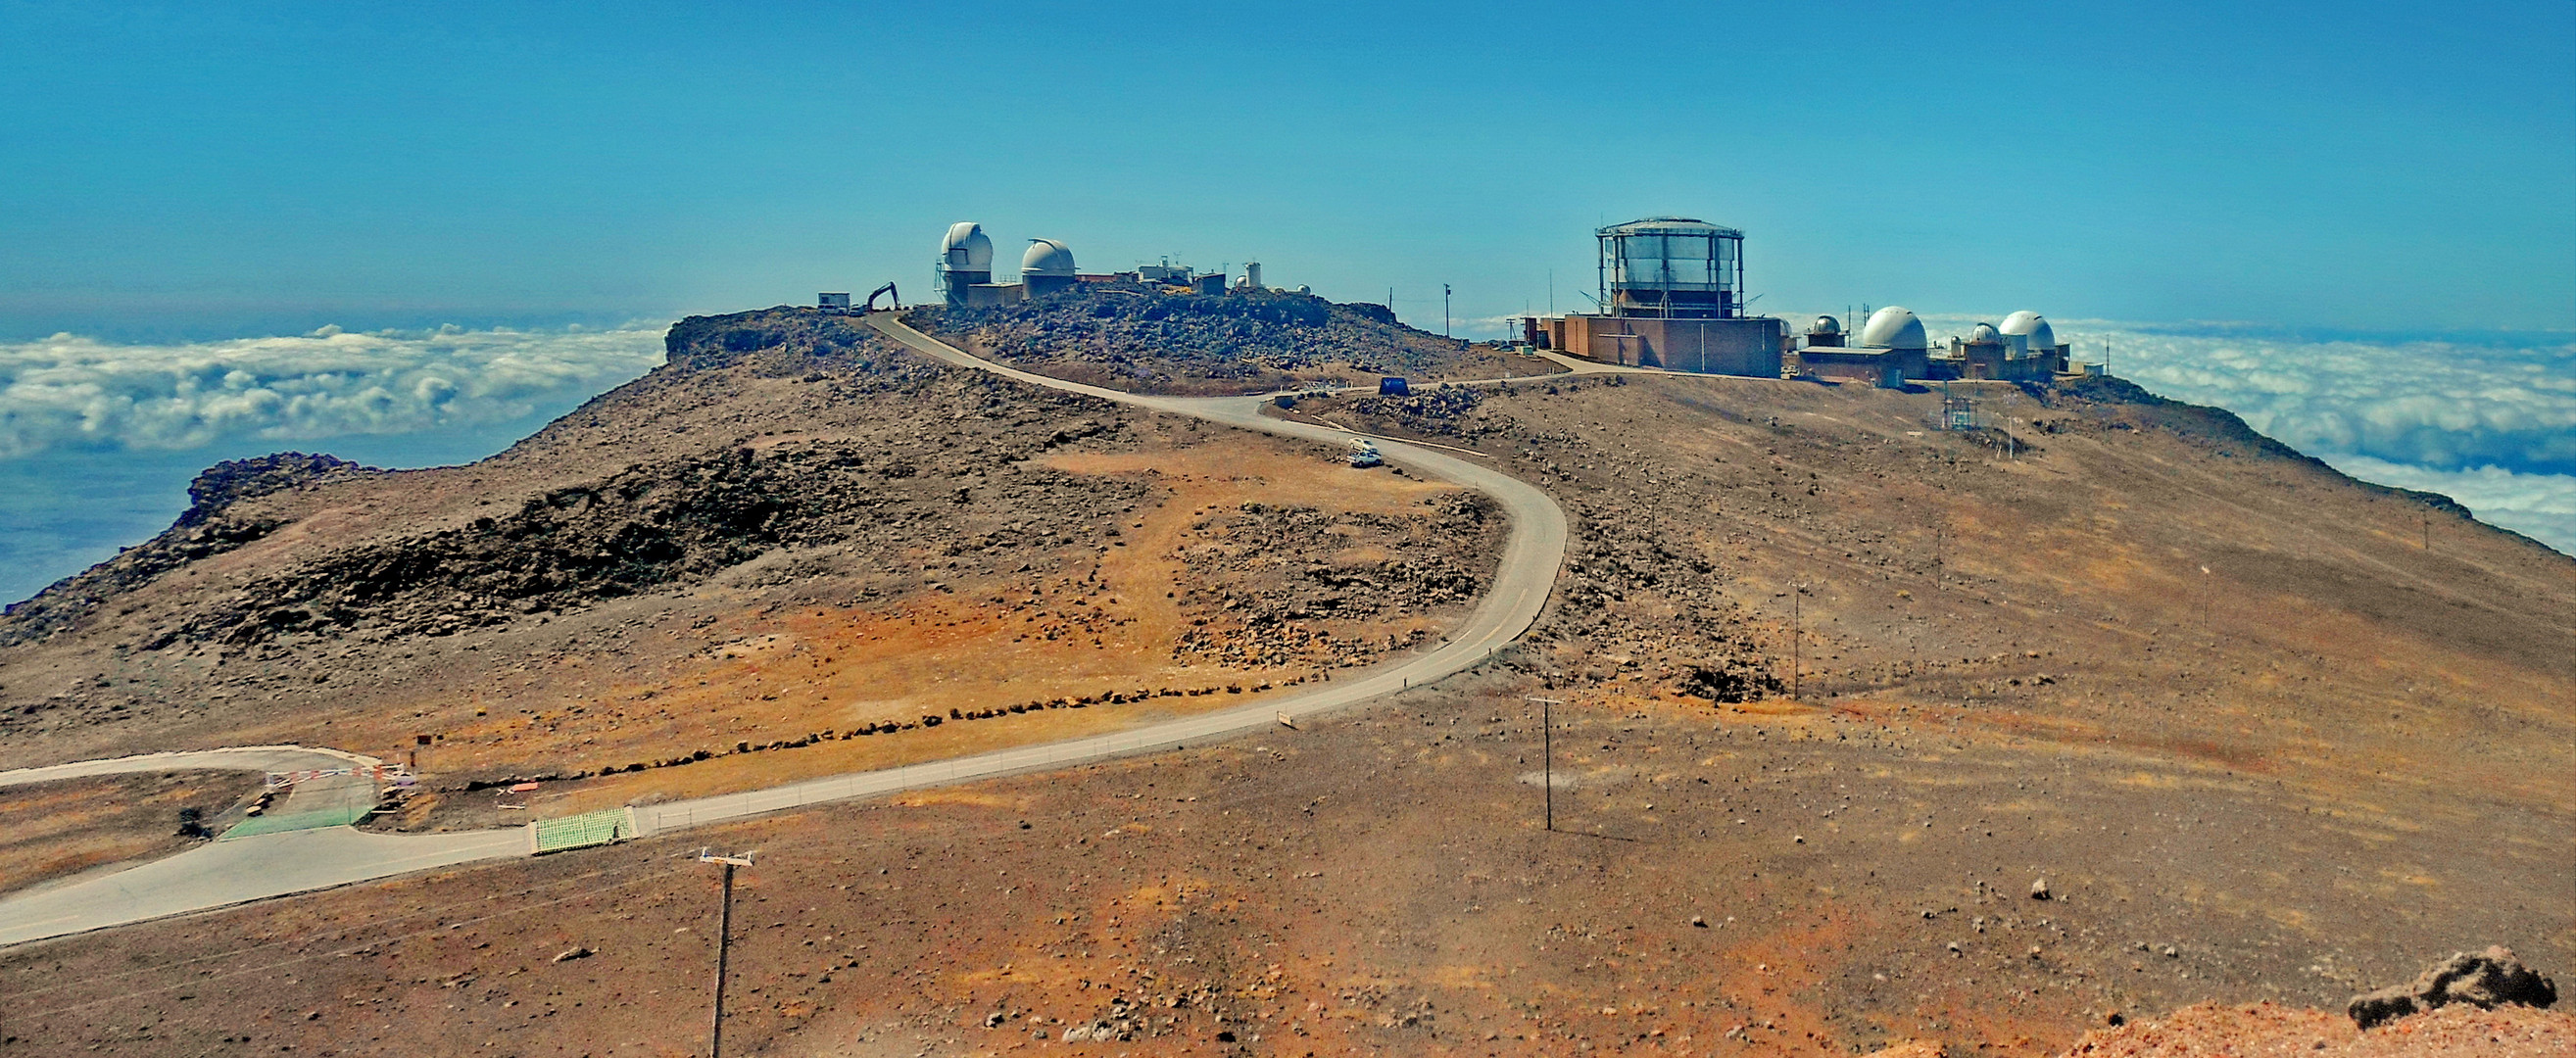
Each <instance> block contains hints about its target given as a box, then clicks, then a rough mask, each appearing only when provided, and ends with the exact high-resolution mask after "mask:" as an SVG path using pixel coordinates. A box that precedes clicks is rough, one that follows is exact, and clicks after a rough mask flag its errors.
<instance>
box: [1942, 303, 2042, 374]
mask: <svg viewBox="0 0 2576 1058" xmlns="http://www.w3.org/2000/svg"><path fill="white" fill-rule="evenodd" d="M2069 352H2070V350H2069V349H2068V348H2067V347H2066V346H2065V345H2062V344H2059V342H2058V341H2057V331H2056V329H2055V328H2053V327H2050V326H2049V325H2048V320H2047V318H2045V317H2043V316H2041V315H2040V314H2038V313H2036V312H2032V311H2030V310H2028V309H2024V310H2022V311H2020V312H2016V313H2013V314H2012V315H2010V316H2006V317H2004V322H2003V325H2002V326H2000V327H1998V326H1996V325H1994V324H1991V323H1983V322H1980V323H1978V324H1977V325H1976V326H1974V327H1971V328H1969V329H1968V333H1967V334H1966V335H1965V336H1963V337H1957V338H1952V339H1950V348H1949V349H1948V350H1947V351H1945V352H1944V353H1942V354H1941V355H1939V356H1935V357H1933V358H1932V359H1931V370H1932V373H1931V375H1929V376H1928V377H1930V378H1934V379H1996V380H2001V381H2006V382H2045V381H2048V380H2049V379H2051V378H2054V377H2056V376H2057V375H2058V374H2059V373H2061V372H2064V371H2065V370H2066V368H2067V354H2068V353H2069Z"/></svg>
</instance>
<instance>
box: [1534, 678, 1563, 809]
mask: <svg viewBox="0 0 2576 1058" xmlns="http://www.w3.org/2000/svg"><path fill="white" fill-rule="evenodd" d="M1530 701H1533V702H1537V703H1538V715H1539V721H1538V728H1539V785H1540V786H1541V787H1542V788H1544V789H1545V790H1546V791H1547V795H1546V796H1547V829H1548V830H1550V831H1553V830H1555V829H1556V707H1557V705H1558V704H1559V703H1558V702H1557V700H1556V699H1554V698H1532V699H1530Z"/></svg>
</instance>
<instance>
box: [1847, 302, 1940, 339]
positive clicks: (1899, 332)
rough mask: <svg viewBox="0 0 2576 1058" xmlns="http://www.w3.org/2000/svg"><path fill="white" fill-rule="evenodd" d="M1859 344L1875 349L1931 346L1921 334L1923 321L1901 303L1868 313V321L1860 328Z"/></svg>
mask: <svg viewBox="0 0 2576 1058" xmlns="http://www.w3.org/2000/svg"><path fill="white" fill-rule="evenodd" d="M1860 344H1861V345H1862V346H1863V347H1866V348H1876V349H1929V348H1931V347H1932V343H1931V341H1930V339H1927V338H1925V337H1924V335H1923V321H1922V320H1919V319H1916V318H1915V317H1914V310H1912V309H1909V308H1906V307H1904V306H1902V305H1890V306H1888V307H1886V308H1883V309H1880V310H1878V311H1876V312H1873V313H1870V314H1869V322H1868V323H1864V324H1862V325H1861V328H1860Z"/></svg>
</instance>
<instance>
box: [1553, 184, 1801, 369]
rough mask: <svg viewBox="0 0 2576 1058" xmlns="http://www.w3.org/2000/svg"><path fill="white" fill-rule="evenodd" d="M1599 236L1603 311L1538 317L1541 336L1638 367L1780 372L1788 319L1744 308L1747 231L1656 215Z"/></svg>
mask: <svg viewBox="0 0 2576 1058" xmlns="http://www.w3.org/2000/svg"><path fill="white" fill-rule="evenodd" d="M1593 236H1594V237H1595V238H1596V239H1597V240H1598V241H1599V243H1600V248H1599V251H1600V288H1601V293H1600V296H1599V297H1598V298H1596V299H1595V301H1596V302H1597V303H1598V304H1599V305H1600V308H1601V311H1600V312H1599V313H1597V314H1592V315H1585V314H1579V313H1568V314H1566V315H1564V316H1558V317H1552V318H1547V317H1542V318H1537V319H1533V320H1531V321H1530V323H1529V325H1528V331H1529V333H1530V336H1531V338H1532V339H1533V342H1534V344H1541V345H1546V346H1548V347H1550V348H1554V349H1559V350H1562V351H1564V352H1566V353H1569V354H1571V355H1574V356H1580V357H1584V358H1586V359H1591V360H1599V361H1602V362H1603V363H1612V364H1626V365H1628V366H1631V367H1659V368H1664V369H1666V370H1670V371H1690V372H1696V373H1701V374H1711V375H1751V376H1755V377H1759V378H1778V377H1780V349H1781V341H1780V339H1781V334H1782V326H1781V322H1780V321H1779V320H1778V319H1776V318H1773V317H1768V316H1746V315H1745V314H1744V233H1743V232H1741V231H1738V230H1736V229H1734V228H1727V227H1720V226H1718V225H1715V224H1710V223H1708V222H1706V221H1702V220H1694V219H1692V218H1689V217H1647V218H1645V219H1643V220H1634V221H1630V222H1628V223H1626V224H1614V225H1611V226H1609V227H1607V228H1602V229H1600V230H1599V231H1596V232H1594V233H1593ZM1542 328H1544V332H1545V333H1544V337H1543V339H1542V336H1541V330H1542Z"/></svg>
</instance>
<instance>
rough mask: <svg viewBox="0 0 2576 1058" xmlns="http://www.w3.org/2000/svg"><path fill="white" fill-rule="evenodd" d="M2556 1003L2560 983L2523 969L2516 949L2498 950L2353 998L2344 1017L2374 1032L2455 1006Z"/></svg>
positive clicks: (2454, 959)
mask: <svg viewBox="0 0 2576 1058" xmlns="http://www.w3.org/2000/svg"><path fill="white" fill-rule="evenodd" d="M2557 1001H2558V985H2557V983H2556V982H2553V981H2551V980H2550V979H2549V978H2547V977H2544V976H2542V975H2541V974H2539V973H2538V972H2536V971H2534V970H2532V969H2531V968H2530V967H2528V966H2524V965H2523V964H2522V960H2521V959H2518V958H2515V957H2514V954H2513V951H2512V949H2509V948H2504V947H2501V946H2498V947H2490V948H2488V949H2487V950H2485V951H2482V952H2465V951H2464V952H2460V953H2458V954H2455V955H2453V956H2451V957H2450V958H2448V959H2444V960H2442V961H2441V962H2438V963H2434V964H2433V965H2431V966H2429V967H2426V968H2425V970H2424V972H2423V973H2421V974H2417V975H2416V976H2415V980H2414V981H2413V982H2412V983H2410V984H2402V985H2391V986H2389V987H2387V988H2382V989H2380V990H2378V991H2376V992H2366V993H2363V994H2361V995H2357V996H2354V997H2352V1003H2351V1005H2350V1006H2349V1007H2347V1008H2346V1011H2347V1012H2348V1013H2350V1014H2351V1015H2352V1020H2353V1023H2354V1024H2356V1025H2359V1026H2361V1027H2362V1028H2364V1029H2371V1028H2376V1027H2378V1026H2380V1025H2383V1024H2386V1023H2388V1022H2390V1021H2394V1020H2396V1019H2398V1018H2402V1017H2406V1016H2407V1015H2410V1014H2420V1013H2423V1012H2424V1011H2428V1010H2433V1009H2436V1008H2439V1007H2444V1006H2448V1005H2450V1004H2453V1003H2466V1004H2469V1005H2470V1006H2474V1007H2477V1008H2478V1009H2480V1010H2493V1009H2495V1008H2497V1007H2499V1006H2504V1005H2506V1004H2515V1005H2519V1006H2526V1007H2546V1006H2549V1005H2550V1004H2552V1003H2556V1002H2557Z"/></svg>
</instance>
